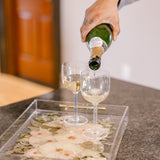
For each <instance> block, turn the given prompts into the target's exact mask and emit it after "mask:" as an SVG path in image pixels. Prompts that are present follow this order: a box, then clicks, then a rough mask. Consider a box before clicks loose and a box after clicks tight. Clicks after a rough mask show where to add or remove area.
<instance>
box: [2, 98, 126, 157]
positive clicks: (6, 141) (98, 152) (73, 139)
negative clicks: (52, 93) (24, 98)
mask: <svg viewBox="0 0 160 160" xmlns="http://www.w3.org/2000/svg"><path fill="white" fill-rule="evenodd" d="M73 106H74V105H73V103H72V102H64V101H50V100H42V99H36V100H34V101H33V102H32V103H31V104H30V105H29V106H28V108H27V109H26V110H25V111H24V112H23V113H22V114H21V116H20V117H19V118H18V119H17V120H16V121H15V122H14V123H13V124H12V125H11V126H10V127H9V128H8V129H7V130H6V131H5V132H4V133H3V134H2V135H1V137H0V160H1V159H2V160H54V159H56V160H57V159H66V160H69V159H71V160H114V159H116V155H117V152H118V148H119V145H120V142H121V140H122V137H123V134H124V131H125V129H126V127H127V123H128V107H127V106H122V105H105V104H100V105H99V106H98V124H97V125H98V126H100V127H101V126H103V127H104V128H105V129H107V131H108V136H107V137H106V138H104V139H101V140H91V139H87V138H85V137H84V136H83V131H84V130H85V129H88V128H90V127H92V126H93V124H92V117H93V108H92V106H91V104H82V103H81V104H80V103H79V104H78V106H79V114H80V115H82V116H85V117H86V118H87V119H88V123H86V124H85V125H82V126H69V125H67V124H65V123H64V121H63V120H64V117H65V116H66V115H73V113H74V108H73Z"/></svg>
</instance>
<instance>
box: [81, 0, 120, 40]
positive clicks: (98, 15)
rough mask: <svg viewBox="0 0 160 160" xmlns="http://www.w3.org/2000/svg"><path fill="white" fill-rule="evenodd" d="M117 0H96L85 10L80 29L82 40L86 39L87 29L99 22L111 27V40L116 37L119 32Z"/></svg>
mask: <svg viewBox="0 0 160 160" xmlns="http://www.w3.org/2000/svg"><path fill="white" fill-rule="evenodd" d="M117 3H118V0H97V1H96V2H95V3H94V4H93V5H92V6H90V7H89V8H88V9H87V10H86V12H85V18H84V22H83V25H82V27H81V29H80V31H81V38H82V41H83V42H85V41H86V36H87V34H88V33H89V31H90V30H91V29H92V28H94V27H95V26H97V25H98V24H101V23H108V24H110V25H111V26H112V29H113V40H114V41H115V40H116V39H117V36H118V34H119V32H120V26H119V15H118V6H117Z"/></svg>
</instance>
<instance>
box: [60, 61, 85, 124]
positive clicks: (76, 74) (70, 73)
mask: <svg viewBox="0 0 160 160" xmlns="http://www.w3.org/2000/svg"><path fill="white" fill-rule="evenodd" d="M83 67H84V65H83V66H82V63H80V64H79V63H69V62H65V63H63V64H62V82H63V84H64V86H65V87H66V88H67V89H68V90H70V91H72V92H73V95H74V104H75V106H74V115H70V116H66V117H65V119H64V122H65V123H66V124H69V125H83V124H86V123H87V122H88V119H87V118H86V117H84V116H81V115H79V114H78V93H79V92H80V73H81V69H82V68H83Z"/></svg>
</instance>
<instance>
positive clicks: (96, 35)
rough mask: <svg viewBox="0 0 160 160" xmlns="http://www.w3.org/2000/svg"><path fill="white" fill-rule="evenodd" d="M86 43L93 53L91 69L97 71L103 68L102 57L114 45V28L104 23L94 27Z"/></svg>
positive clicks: (90, 63) (90, 62) (90, 61)
mask: <svg viewBox="0 0 160 160" xmlns="http://www.w3.org/2000/svg"><path fill="white" fill-rule="evenodd" d="M86 41H87V43H88V48H89V50H90V52H91V58H90V60H89V67H90V69H92V70H97V69H99V67H100V66H101V56H102V54H103V53H104V52H105V51H106V50H107V49H108V48H109V46H110V45H111V43H112V27H111V26H110V25H109V24H106V23H102V24H99V25H97V26H96V27H94V28H93V29H92V30H91V31H90V32H89V33H88V35H87V37H86Z"/></svg>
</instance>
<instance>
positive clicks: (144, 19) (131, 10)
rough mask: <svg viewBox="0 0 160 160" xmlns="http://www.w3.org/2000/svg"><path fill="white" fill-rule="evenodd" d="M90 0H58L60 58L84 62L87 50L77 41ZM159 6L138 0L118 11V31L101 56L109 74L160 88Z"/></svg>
mask: <svg viewBox="0 0 160 160" xmlns="http://www.w3.org/2000/svg"><path fill="white" fill-rule="evenodd" d="M93 2H94V0H61V46H62V62H64V61H78V60H81V61H84V62H86V63H88V60H89V56H90V54H89V51H88V49H87V47H86V44H85V43H82V42H81V38H80V26H81V24H82V22H83V18H84V13H85V9H86V8H87V7H88V6H90V5H91V4H92V3H93ZM159 6H160V1H159V0H154V1H151V0H140V1H138V2H135V3H134V4H131V5H128V6H125V7H123V8H122V9H121V10H120V11H119V16H120V27H121V33H120V35H119V37H118V39H117V41H116V42H113V43H112V45H111V47H110V48H109V50H108V51H107V52H106V53H105V54H104V55H103V58H102V67H104V68H108V70H109V71H110V73H111V76H112V77H114V78H118V79H122V80H125V81H129V82H133V83H137V84H141V85H144V86H149V87H152V88H156V89H160V18H159V15H160V10H159Z"/></svg>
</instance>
